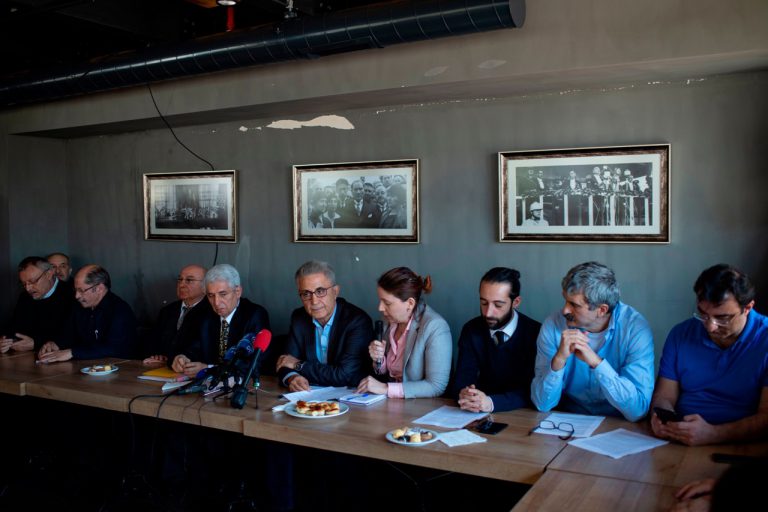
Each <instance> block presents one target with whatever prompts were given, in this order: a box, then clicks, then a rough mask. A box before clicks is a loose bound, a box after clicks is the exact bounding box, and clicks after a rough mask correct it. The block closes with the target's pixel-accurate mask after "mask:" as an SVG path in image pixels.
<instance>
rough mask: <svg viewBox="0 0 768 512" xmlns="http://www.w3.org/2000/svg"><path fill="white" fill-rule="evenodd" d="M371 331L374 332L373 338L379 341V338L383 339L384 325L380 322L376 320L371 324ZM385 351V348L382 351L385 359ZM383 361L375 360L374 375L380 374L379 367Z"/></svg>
mask: <svg viewBox="0 0 768 512" xmlns="http://www.w3.org/2000/svg"><path fill="white" fill-rule="evenodd" d="M373 330H374V337H375V338H376V339H377V340H378V341H381V338H383V337H384V323H383V322H382V321H381V320H376V322H375V323H374V324H373ZM386 355H387V351H386V348H385V349H384V356H385V357H386ZM383 362H384V361H383V360H382V359H376V373H381V365H382V363H383Z"/></svg>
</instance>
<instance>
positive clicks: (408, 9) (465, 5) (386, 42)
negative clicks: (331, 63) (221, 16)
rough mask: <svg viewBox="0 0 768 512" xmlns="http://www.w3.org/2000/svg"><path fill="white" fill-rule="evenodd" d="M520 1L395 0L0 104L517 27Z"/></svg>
mask: <svg viewBox="0 0 768 512" xmlns="http://www.w3.org/2000/svg"><path fill="white" fill-rule="evenodd" d="M524 21H525V0H401V1H398V2H389V3H382V4H375V5H369V6H366V7H359V8H355V9H348V10H345V11H338V12H335V13H331V14H328V15H325V16H323V17H316V18H309V17H307V18H303V19H295V20H288V21H285V22H282V23H280V24H277V25H272V26H268V27H260V28H255V29H251V30H244V31H239V32H236V33H232V34H227V35H226V36H222V37H217V38H209V39H202V40H196V41H191V42H188V43H185V44H183V45H177V46H173V47H169V48H160V47H158V48H156V49H153V50H148V51H146V52H143V53H132V54H129V55H120V56H116V57H110V58H107V59H104V60H101V61H99V62H96V63H89V64H83V65H79V66H76V67H72V68H69V69H66V70H59V71H58V72H56V71H54V72H50V71H48V72H44V73H40V74H36V75H29V76H26V77H23V78H18V79H15V80H13V81H8V82H5V83H0V105H3V106H5V107H9V106H14V105H22V104H28V103H36V102H41V101H51V100H55V99H60V98H67V97H71V96H78V95H83V94H89V93H94V92H99V91H107V90H111V89H118V88H121V87H132V86H137V85H143V84H147V83H152V82H158V81H161V80H170V79H174V78H182V77H189V76H195V75H201V74H205V73H213V72H216V71H224V70H228V69H234V68H241V67H245V66H253V65H257V64H266V63H271V62H279V61H286V60H294V59H308V58H317V57H321V56H325V55H331V54H335V53H344V52H350V51H354V50H361V49H368V48H384V47H385V46H391V45H393V44H398V43H407V42H412V41H421V40H425V39H435V38H439V37H447V36H454V35H462V34H469V33H474V32H483V31H488V30H495V29H501V28H513V27H521V26H522V25H523V22H524Z"/></svg>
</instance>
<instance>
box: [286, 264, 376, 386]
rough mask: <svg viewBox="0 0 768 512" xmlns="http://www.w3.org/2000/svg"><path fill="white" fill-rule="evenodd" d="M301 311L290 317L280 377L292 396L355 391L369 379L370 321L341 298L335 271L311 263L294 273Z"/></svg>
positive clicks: (371, 337) (325, 265) (364, 313)
mask: <svg viewBox="0 0 768 512" xmlns="http://www.w3.org/2000/svg"><path fill="white" fill-rule="evenodd" d="M295 277H296V286H297V288H298V292H299V297H300V298H301V301H302V304H303V306H304V307H303V308H299V309H296V310H295V311H294V312H293V314H292V315H291V327H290V334H289V337H288V343H287V345H286V348H285V354H283V355H282V356H280V357H279V358H278V360H277V375H278V377H279V378H280V381H281V382H282V383H283V384H284V385H286V386H288V388H289V389H290V390H291V391H302V390H308V389H309V385H310V383H312V384H318V385H321V386H357V384H358V382H360V379H362V378H363V376H365V374H366V373H367V365H366V360H367V358H368V344H369V343H370V342H371V340H372V339H373V328H372V324H371V317H370V316H368V314H367V313H366V312H365V311H363V310H362V309H360V308H358V307H357V306H355V305H353V304H350V303H349V302H347V301H345V300H344V299H342V298H339V297H338V295H339V285H337V284H336V274H335V273H334V271H333V268H332V267H331V266H330V265H329V264H328V263H325V262H323V261H308V262H307V263H305V264H304V265H302V266H301V267H299V269H298V270H297V271H296V276H295Z"/></svg>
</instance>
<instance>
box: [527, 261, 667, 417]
mask: <svg viewBox="0 0 768 512" xmlns="http://www.w3.org/2000/svg"><path fill="white" fill-rule="evenodd" d="M562 289H563V298H564V299H565V305H564V306H563V309H562V310H560V311H557V312H555V313H553V314H552V315H550V316H549V318H547V319H546V320H545V321H544V324H543V325H542V327H541V332H540V333H539V338H538V340H537V342H536V344H537V352H536V368H535V376H534V378H533V383H532V384H531V399H532V400H533V403H534V404H535V405H536V407H537V408H538V409H539V410H540V411H549V410H551V409H553V408H555V407H557V408H558V409H562V410H565V411H571V412H576V413H582V414H599V415H611V416H618V415H623V416H624V417H625V418H626V419H627V420H629V421H637V420H639V419H641V418H642V417H643V416H645V415H646V413H647V412H648V405H649V404H650V400H651V393H652V392H653V360H654V356H653V335H652V334H651V329H650V327H649V326H648V322H646V320H645V318H643V316H642V315H641V314H640V313H638V312H637V311H636V310H635V309H633V308H632V307H630V306H628V305H626V304H624V303H622V302H620V301H619V287H618V285H617V283H616V276H615V275H614V273H613V271H612V270H611V269H609V268H608V267H606V266H605V265H602V264H600V263H596V262H594V261H591V262H588V263H582V264H580V265H577V266H575V267H573V268H572V269H571V270H569V271H568V273H567V274H566V276H565V277H564V278H563V281H562Z"/></svg>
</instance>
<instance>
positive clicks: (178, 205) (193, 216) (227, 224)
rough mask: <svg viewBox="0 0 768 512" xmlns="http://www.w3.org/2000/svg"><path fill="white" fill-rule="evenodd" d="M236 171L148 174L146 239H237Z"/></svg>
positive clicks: (145, 177)
mask: <svg viewBox="0 0 768 512" xmlns="http://www.w3.org/2000/svg"><path fill="white" fill-rule="evenodd" d="M235 178H236V171H234V170H232V171H210V172H190V173H154V174H145V175H144V239H145V240H169V241H176V242H228V243H235V242H237V186H236V179H235Z"/></svg>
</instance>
